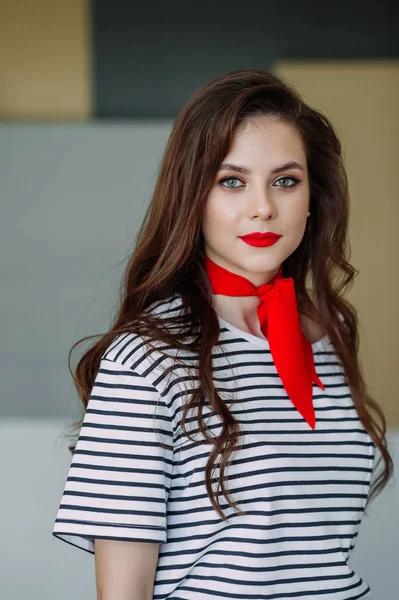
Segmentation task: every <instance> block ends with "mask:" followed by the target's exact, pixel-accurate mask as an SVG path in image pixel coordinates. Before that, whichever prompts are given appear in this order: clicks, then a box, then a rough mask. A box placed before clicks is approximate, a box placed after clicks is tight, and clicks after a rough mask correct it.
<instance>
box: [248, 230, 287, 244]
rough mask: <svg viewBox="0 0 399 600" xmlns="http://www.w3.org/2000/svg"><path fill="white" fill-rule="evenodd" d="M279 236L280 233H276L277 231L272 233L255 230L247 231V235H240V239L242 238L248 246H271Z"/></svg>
mask: <svg viewBox="0 0 399 600" xmlns="http://www.w3.org/2000/svg"><path fill="white" fill-rule="evenodd" d="M280 238H281V235H278V233H272V232H266V233H261V232H260V231H255V232H254V233H248V235H241V236H240V239H242V241H243V242H245V243H246V244H249V245H250V246H260V247H264V246H272V245H273V244H275V243H276V242H277V241H278V240H279V239H280Z"/></svg>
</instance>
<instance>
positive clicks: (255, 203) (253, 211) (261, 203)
mask: <svg viewBox="0 0 399 600" xmlns="http://www.w3.org/2000/svg"><path fill="white" fill-rule="evenodd" d="M276 210H277V209H276V205H275V203H274V202H273V199H272V198H271V193H270V192H269V193H268V192H267V191H266V190H265V189H262V190H256V191H254V194H253V196H252V197H251V198H250V200H249V207H248V214H249V217H250V218H251V219H256V218H258V219H262V220H266V219H270V218H274V217H275V216H276Z"/></svg>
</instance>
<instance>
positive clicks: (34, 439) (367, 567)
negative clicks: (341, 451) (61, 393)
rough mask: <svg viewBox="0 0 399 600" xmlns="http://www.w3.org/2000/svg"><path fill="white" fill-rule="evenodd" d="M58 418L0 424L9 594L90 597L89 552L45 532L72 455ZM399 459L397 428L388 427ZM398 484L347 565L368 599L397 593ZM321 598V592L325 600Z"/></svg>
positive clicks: (1, 520)
mask: <svg viewBox="0 0 399 600" xmlns="http://www.w3.org/2000/svg"><path fill="white" fill-rule="evenodd" d="M64 428H65V422H63V421H59V420H43V419H40V420H32V419H31V420H24V419H5V420H3V421H2V423H1V424H0V472H1V474H2V476H1V496H0V498H1V499H0V532H1V545H0V597H1V598H4V599H6V598H7V599H10V600H11V599H12V600H26V599H27V598H29V600H54V599H55V598H56V599H57V600H71V599H73V600H92V599H95V598H96V592H95V572H94V557H93V556H92V555H91V554H89V553H87V552H84V551H83V550H80V549H78V548H75V547H74V546H71V545H69V544H67V543H65V542H63V541H61V540H59V539H56V538H55V537H53V536H52V534H51V532H52V528H53V522H54V519H55V517H56V512H57V509H58V504H59V503H60V501H61V495H62V490H63V488H64V485H65V480H66V477H67V472H68V468H69V463H70V460H71V456H70V453H69V451H68V450H67V447H66V442H65V440H64V439H63V438H62V432H63V431H64ZM390 443H391V445H392V451H394V452H395V454H396V459H398V458H399V431H396V432H394V431H391V432H390ZM398 506H399V487H398V486H397V485H396V486H393V485H390V486H389V488H387V489H386V490H384V492H382V494H380V496H378V497H377V498H376V499H375V500H374V501H373V502H372V503H371V504H370V507H369V510H368V515H365V516H364V518H363V521H362V524H361V527H360V533H359V536H358V540H357V544H356V547H355V550H354V552H353V554H352V558H351V564H352V565H353V568H354V569H355V570H356V571H357V572H358V573H359V575H360V576H361V577H363V578H364V579H365V580H366V581H367V583H368V584H369V585H370V587H371V589H372V595H371V598H372V599H373V600H396V599H397V597H398V593H397V589H398V585H397V565H398V558H397V557H398V539H399V536H398V534H399V527H398V519H397V513H398ZM326 600H327V599H326Z"/></svg>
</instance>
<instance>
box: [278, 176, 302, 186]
mask: <svg viewBox="0 0 399 600" xmlns="http://www.w3.org/2000/svg"><path fill="white" fill-rule="evenodd" d="M287 180H291V181H292V182H293V183H292V185H278V186H277V187H294V186H295V185H297V183H299V179H297V178H296V177H280V179H277V181H276V183H278V182H279V181H287Z"/></svg>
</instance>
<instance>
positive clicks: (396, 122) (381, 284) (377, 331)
mask: <svg viewBox="0 0 399 600" xmlns="http://www.w3.org/2000/svg"><path fill="white" fill-rule="evenodd" d="M274 71H275V72H276V73H278V74H280V75H282V76H283V77H285V78H286V79H288V81H290V82H292V83H293V84H294V85H295V87H296V88H297V89H298V90H299V91H300V92H301V94H302V95H303V97H304V99H305V101H306V102H308V103H309V104H310V105H312V106H314V107H316V108H318V109H320V110H322V111H323V112H324V113H325V114H326V115H327V116H328V117H329V119H330V120H331V121H332V123H333V125H334V127H335V129H336V131H337V133H338V136H339V137H340V139H341V141H342V144H343V149H344V156H345V161H346V167H347V171H348V176H349V184H350V192H351V215H350V233H349V235H350V244H351V249H352V252H351V262H352V264H353V265H354V266H355V268H356V269H358V270H359V271H360V273H359V275H358V276H357V278H355V282H354V285H353V288H352V290H350V291H349V292H348V299H349V300H350V301H351V302H352V303H353V304H354V306H355V308H356V309H357V310H358V314H359V325H360V360H361V362H362V366H363V370H364V374H365V377H366V383H367V384H368V389H369V391H370V394H371V395H372V396H373V397H374V398H375V399H376V400H377V401H378V402H379V404H380V406H381V407H382V408H383V410H384V412H385V415H386V417H387V424H388V426H390V427H393V426H398V425H399V399H398V392H397V381H396V375H397V373H398V371H399V361H398V356H399V353H398V340H399V319H398V313H399V192H398V190H399V186H398V176H399V61H386V62H381V61H371V62H370V61H361V62H358V61H355V62H352V61H342V62H317V61H316V62H314V61H312V62H281V63H279V64H277V65H276V66H275V68H274Z"/></svg>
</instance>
